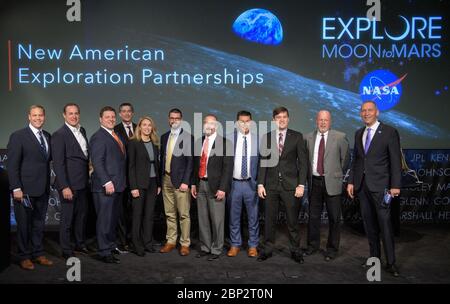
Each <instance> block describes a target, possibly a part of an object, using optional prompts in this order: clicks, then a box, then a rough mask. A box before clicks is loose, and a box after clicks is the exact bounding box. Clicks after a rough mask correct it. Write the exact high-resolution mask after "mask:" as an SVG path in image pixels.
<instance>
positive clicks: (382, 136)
mask: <svg viewBox="0 0 450 304" xmlns="http://www.w3.org/2000/svg"><path fill="white" fill-rule="evenodd" d="M364 130H365V127H363V128H361V129H359V130H358V131H356V133H355V147H354V149H353V161H352V166H351V170H350V174H349V178H348V183H349V184H353V185H354V189H355V191H359V190H360V189H361V184H362V181H363V177H364V176H365V180H366V185H367V187H368V188H369V190H370V191H373V192H383V191H384V190H385V189H391V188H401V175H402V174H401V168H402V166H401V150H400V137H399V134H398V132H397V130H396V129H394V128H393V127H391V126H388V125H385V124H383V123H380V125H379V127H378V129H377V131H376V133H375V135H374V136H373V137H372V141H371V143H370V147H369V151H367V155H366V154H364V148H363V144H362V136H363V133H364Z"/></svg>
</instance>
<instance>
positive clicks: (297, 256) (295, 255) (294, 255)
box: [291, 252, 305, 264]
mask: <svg viewBox="0 0 450 304" xmlns="http://www.w3.org/2000/svg"><path fill="white" fill-rule="evenodd" d="M291 258H292V259H293V260H294V261H296V262H297V263H299V264H303V263H305V260H303V254H301V253H300V252H292V253H291Z"/></svg>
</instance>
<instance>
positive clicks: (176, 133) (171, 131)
mask: <svg viewBox="0 0 450 304" xmlns="http://www.w3.org/2000/svg"><path fill="white" fill-rule="evenodd" d="M180 132H181V128H176V129H170V133H171V134H172V135H180Z"/></svg>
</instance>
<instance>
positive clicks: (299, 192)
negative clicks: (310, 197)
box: [294, 186, 305, 198]
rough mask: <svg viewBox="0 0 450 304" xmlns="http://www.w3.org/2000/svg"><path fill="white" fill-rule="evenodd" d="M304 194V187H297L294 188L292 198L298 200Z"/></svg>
mask: <svg viewBox="0 0 450 304" xmlns="http://www.w3.org/2000/svg"><path fill="white" fill-rule="evenodd" d="M304 193H305V187H302V186H297V187H296V188H295V194H294V196H295V197H296V198H300V197H302V196H303V194H304Z"/></svg>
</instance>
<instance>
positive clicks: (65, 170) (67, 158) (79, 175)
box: [52, 124, 89, 190]
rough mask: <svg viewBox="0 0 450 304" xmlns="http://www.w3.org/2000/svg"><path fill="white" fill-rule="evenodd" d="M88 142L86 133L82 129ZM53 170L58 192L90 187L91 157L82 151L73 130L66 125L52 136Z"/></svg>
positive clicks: (81, 130)
mask: <svg viewBox="0 0 450 304" xmlns="http://www.w3.org/2000/svg"><path fill="white" fill-rule="evenodd" d="M80 133H81V134H82V135H83V137H84V139H85V140H86V145H88V140H87V137H86V131H85V130H84V128H83V127H81V128H80ZM52 155H53V170H54V171H55V174H56V179H55V185H56V188H57V189H58V190H62V189H64V188H67V187H69V188H70V189H71V190H81V189H85V188H87V187H88V185H89V155H88V156H87V157H86V156H85V155H84V153H83V151H82V150H81V146H80V144H79V143H78V141H77V139H76V138H75V135H74V134H73V132H72V130H70V128H69V127H68V126H67V125H66V124H64V125H63V126H62V127H61V128H60V129H58V130H57V131H56V132H55V133H53V135H52Z"/></svg>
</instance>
